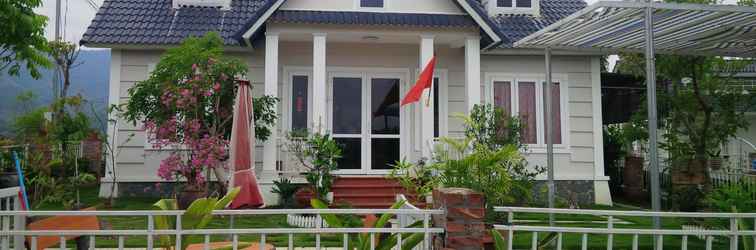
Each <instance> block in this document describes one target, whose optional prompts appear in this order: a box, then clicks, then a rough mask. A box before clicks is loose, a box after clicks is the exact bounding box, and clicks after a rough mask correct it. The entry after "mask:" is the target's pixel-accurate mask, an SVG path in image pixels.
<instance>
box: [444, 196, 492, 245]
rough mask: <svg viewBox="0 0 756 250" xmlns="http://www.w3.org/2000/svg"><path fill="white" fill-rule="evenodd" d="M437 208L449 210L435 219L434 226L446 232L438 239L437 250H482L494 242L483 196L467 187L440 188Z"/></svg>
mask: <svg viewBox="0 0 756 250" xmlns="http://www.w3.org/2000/svg"><path fill="white" fill-rule="evenodd" d="M433 208H434V209H441V210H444V211H446V213H445V214H442V215H434V216H433V223H434V225H435V226H437V227H442V228H444V229H445V233H444V234H443V235H441V236H438V237H436V239H434V245H435V248H436V249H457V250H468V249H469V250H472V249H475V250H479V249H483V247H484V244H485V243H486V242H490V236H489V234H488V233H487V230H486V224H485V222H484V217H485V212H486V209H485V200H484V198H483V194H481V193H478V192H475V191H472V190H470V189H465V188H439V189H436V190H434V191H433Z"/></svg>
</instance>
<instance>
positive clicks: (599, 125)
mask: <svg viewBox="0 0 756 250" xmlns="http://www.w3.org/2000/svg"><path fill="white" fill-rule="evenodd" d="M591 96H592V99H591V105H592V106H593V148H594V150H593V154H594V155H593V172H594V181H593V190H594V199H595V202H596V204H601V205H609V206H611V205H612V204H613V202H612V194H611V193H610V192H609V177H608V176H606V174H605V173H604V127H603V122H602V121H603V116H602V112H603V111H602V110H601V58H600V57H593V58H591Z"/></svg>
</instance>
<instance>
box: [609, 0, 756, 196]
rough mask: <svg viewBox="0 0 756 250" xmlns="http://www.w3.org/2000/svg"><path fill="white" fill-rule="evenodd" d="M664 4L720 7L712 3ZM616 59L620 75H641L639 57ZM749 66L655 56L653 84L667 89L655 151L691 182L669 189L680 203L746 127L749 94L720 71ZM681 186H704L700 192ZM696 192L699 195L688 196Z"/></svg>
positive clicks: (706, 186)
mask: <svg viewBox="0 0 756 250" xmlns="http://www.w3.org/2000/svg"><path fill="white" fill-rule="evenodd" d="M745 1H751V0H745ZM667 2H676V3H696V4H717V3H719V2H718V1H715V0H667ZM620 57H621V59H622V60H621V64H620V70H621V71H622V72H623V73H630V74H636V75H639V76H643V75H645V68H644V66H645V60H643V56H642V55H638V54H623V55H621V56H620ZM751 62H752V61H750V60H744V59H739V58H727V59H725V58H723V57H713V56H687V55H657V56H656V71H657V76H658V79H657V80H658V81H659V82H660V83H663V84H661V86H667V88H665V89H660V91H659V92H658V94H657V95H658V100H659V107H658V108H659V110H660V114H661V115H662V117H661V119H660V124H659V125H660V126H659V128H660V131H662V132H663V134H662V135H661V136H662V137H663V140H662V141H661V143H660V147H661V148H662V149H664V150H665V151H667V152H668V153H669V156H670V160H671V162H670V163H671V165H670V166H671V167H672V171H673V173H675V172H676V171H680V172H684V173H686V174H687V175H688V177H687V178H690V179H686V180H683V179H680V181H679V183H681V185H678V186H676V187H674V189H675V190H676V191H675V192H677V193H679V194H678V195H679V196H680V198H679V199H683V196H684V195H687V196H686V197H685V199H687V200H688V201H687V202H684V203H690V204H693V203H696V202H695V201H696V200H697V199H699V198H701V197H702V196H701V194H700V192H702V191H703V192H706V191H707V190H710V189H711V182H710V178H709V176H710V171H711V169H710V168H709V160H711V159H713V158H716V157H719V154H720V150H721V146H722V145H723V144H725V143H727V142H728V141H729V140H731V139H732V138H733V137H734V136H735V134H736V133H737V131H738V130H739V129H744V128H747V127H748V120H747V119H746V118H745V112H746V111H748V110H749V109H751V108H752V104H753V102H754V96H753V95H749V94H744V93H742V89H741V88H740V87H739V85H738V84H739V83H738V79H736V78H735V77H733V76H734V75H733V74H725V73H723V69H725V68H729V69H738V68H742V67H743V66H745V65H747V64H748V63H751ZM640 112H645V110H641V111H640ZM644 114H645V113H644ZM678 173H679V172H678ZM673 175H674V174H673ZM674 179H675V178H674V177H673V182H675V181H674ZM684 183H687V184H694V183H699V184H703V190H699V189H698V188H697V187H696V186H691V185H687V184H684ZM691 190H692V191H691ZM696 192H698V194H695V196H690V195H691V194H693V193H696ZM693 199H696V200H693ZM681 205H682V204H681ZM680 209H683V208H682V207H680Z"/></svg>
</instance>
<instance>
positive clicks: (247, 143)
mask: <svg viewBox="0 0 756 250" xmlns="http://www.w3.org/2000/svg"><path fill="white" fill-rule="evenodd" d="M237 82H238V83H239V88H238V93H237V94H236V105H234V120H233V122H234V124H233V128H232V129H231V157H230V161H231V170H233V174H232V175H231V179H230V180H229V185H228V186H229V187H240V189H241V190H240V192H239V195H237V196H236V198H235V199H234V201H233V202H231V208H232V209H238V208H258V207H261V206H262V205H263V204H264V203H263V199H262V195H261V194H260V187H259V186H258V185H257V178H256V177H255V172H254V163H255V157H254V156H255V127H254V126H255V124H254V115H253V106H252V93H251V92H252V89H251V87H250V84H249V81H247V80H238V81H237Z"/></svg>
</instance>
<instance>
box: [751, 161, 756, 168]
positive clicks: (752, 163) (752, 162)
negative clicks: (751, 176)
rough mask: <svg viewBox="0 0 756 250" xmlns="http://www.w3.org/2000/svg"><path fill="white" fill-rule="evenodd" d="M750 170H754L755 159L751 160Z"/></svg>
mask: <svg viewBox="0 0 756 250" xmlns="http://www.w3.org/2000/svg"><path fill="white" fill-rule="evenodd" d="M751 170H754V171H756V159H753V160H751Z"/></svg>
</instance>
